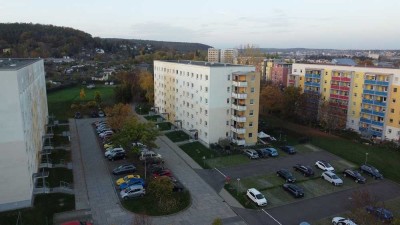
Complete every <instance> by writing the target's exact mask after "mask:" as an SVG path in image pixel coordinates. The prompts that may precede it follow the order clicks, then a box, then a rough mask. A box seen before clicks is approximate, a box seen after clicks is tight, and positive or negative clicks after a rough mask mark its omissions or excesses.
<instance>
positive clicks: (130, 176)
mask: <svg viewBox="0 0 400 225" xmlns="http://www.w3.org/2000/svg"><path fill="white" fill-rule="evenodd" d="M132 178H140V175H133V174H129V175H126V176H124V177H121V178H119V179H118V180H116V181H115V184H116V185H117V186H119V185H121V184H122V183H124V182H127V181H128V180H130V179H132Z"/></svg>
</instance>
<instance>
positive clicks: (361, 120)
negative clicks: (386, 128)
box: [360, 117, 383, 127]
mask: <svg viewBox="0 0 400 225" xmlns="http://www.w3.org/2000/svg"><path fill="white" fill-rule="evenodd" d="M360 122H363V123H368V124H372V125H375V126H379V127H383V122H380V121H376V120H370V119H367V118H363V117H361V118H360Z"/></svg>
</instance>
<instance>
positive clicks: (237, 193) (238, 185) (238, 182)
mask: <svg viewBox="0 0 400 225" xmlns="http://www.w3.org/2000/svg"><path fill="white" fill-rule="evenodd" d="M239 188H240V178H238V179H237V189H236V190H237V191H236V195H239Z"/></svg>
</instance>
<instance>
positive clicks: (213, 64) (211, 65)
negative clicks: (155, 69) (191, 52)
mask: <svg viewBox="0 0 400 225" xmlns="http://www.w3.org/2000/svg"><path fill="white" fill-rule="evenodd" d="M156 61H161V62H170V63H177V64H185V65H195V66H207V67H239V66H240V67H244V66H246V67H253V66H248V65H239V64H230V63H216V62H204V61H191V60H156Z"/></svg>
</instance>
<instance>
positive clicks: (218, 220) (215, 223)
mask: <svg viewBox="0 0 400 225" xmlns="http://www.w3.org/2000/svg"><path fill="white" fill-rule="evenodd" d="M211 225H222V220H221V218H216V219H214V221H213V222H212V224H211Z"/></svg>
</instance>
